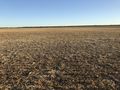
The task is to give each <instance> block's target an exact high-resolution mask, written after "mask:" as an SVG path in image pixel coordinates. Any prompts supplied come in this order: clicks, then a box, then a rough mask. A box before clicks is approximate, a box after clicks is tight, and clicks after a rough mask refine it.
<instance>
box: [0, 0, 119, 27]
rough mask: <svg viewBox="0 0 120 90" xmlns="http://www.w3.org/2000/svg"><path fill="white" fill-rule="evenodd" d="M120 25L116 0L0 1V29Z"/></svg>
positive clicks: (117, 0) (117, 1)
mask: <svg viewBox="0 0 120 90" xmlns="http://www.w3.org/2000/svg"><path fill="white" fill-rule="evenodd" d="M86 24H87V25H88V24H90V25H91V24H94V25H97V24H120V0H0V26H1V27H2V26H43V25H86Z"/></svg>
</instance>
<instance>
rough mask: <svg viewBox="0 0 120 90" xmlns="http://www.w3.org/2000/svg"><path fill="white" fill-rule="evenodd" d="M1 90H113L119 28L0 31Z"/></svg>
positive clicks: (118, 67)
mask: <svg viewBox="0 0 120 90" xmlns="http://www.w3.org/2000/svg"><path fill="white" fill-rule="evenodd" d="M0 89H1V90H4V89H6V90H9V89H10V90H39V89H43V90H44V89H45V90H46V89H47V90H54V89H55V90H70V89H71V90H86V89H87V90H88V89H89V90H91V89H95V90H119V89H120V28H118V27H117V28H111V27H110V28H109V27H107V28H105V27H104V28H100V27H97V28H96V27H92V28H90V27H89V28H87V27H86V28H32V29H31V28H27V29H24V28H20V29H0Z"/></svg>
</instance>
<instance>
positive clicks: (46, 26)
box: [0, 24, 120, 29]
mask: <svg viewBox="0 0 120 90" xmlns="http://www.w3.org/2000/svg"><path fill="white" fill-rule="evenodd" d="M99 26H100V27H101V26H120V24H103V25H101V24H98V25H40V26H38V25H34V26H32V25H31V26H0V29H1V28H57V27H99Z"/></svg>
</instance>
